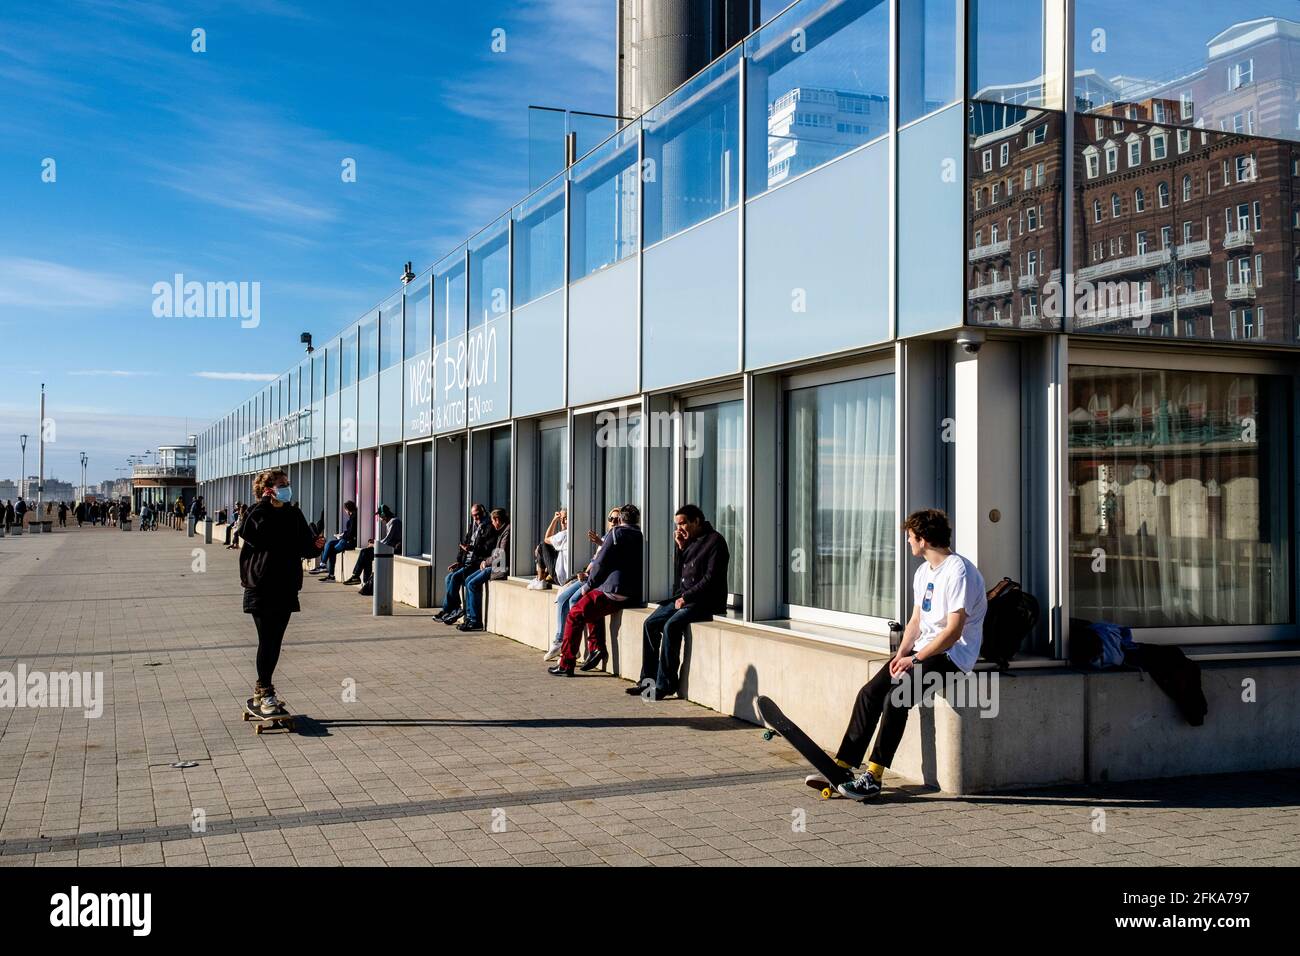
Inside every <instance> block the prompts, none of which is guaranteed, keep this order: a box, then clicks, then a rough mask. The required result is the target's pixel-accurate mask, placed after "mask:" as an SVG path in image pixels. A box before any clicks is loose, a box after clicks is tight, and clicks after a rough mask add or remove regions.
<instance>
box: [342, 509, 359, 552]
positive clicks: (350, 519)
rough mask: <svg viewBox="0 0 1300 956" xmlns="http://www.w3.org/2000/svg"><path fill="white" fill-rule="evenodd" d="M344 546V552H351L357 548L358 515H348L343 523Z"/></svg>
mask: <svg viewBox="0 0 1300 956" xmlns="http://www.w3.org/2000/svg"><path fill="white" fill-rule="evenodd" d="M344 514H347V512H344ZM343 546H344V550H351V549H352V548H355V547H356V546H357V521H356V515H348V516H347V520H345V521H344V522H343Z"/></svg>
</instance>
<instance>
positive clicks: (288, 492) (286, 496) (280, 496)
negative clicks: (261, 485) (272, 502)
mask: <svg viewBox="0 0 1300 956" xmlns="http://www.w3.org/2000/svg"><path fill="white" fill-rule="evenodd" d="M275 499H276V500H277V501H280V502H283V503H284V504H286V505H287V504H288V503H289V502H291V501H293V488H292V487H291V486H290V485H281V486H280V487H279V488H276V489H275Z"/></svg>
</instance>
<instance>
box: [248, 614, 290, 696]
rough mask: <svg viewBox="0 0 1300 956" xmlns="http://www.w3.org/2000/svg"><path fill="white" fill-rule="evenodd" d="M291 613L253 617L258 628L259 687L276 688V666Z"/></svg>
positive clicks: (255, 615) (256, 615)
mask: <svg viewBox="0 0 1300 956" xmlns="http://www.w3.org/2000/svg"><path fill="white" fill-rule="evenodd" d="M289 617H290V613H289V611H287V610H286V611H270V612H266V613H261V614H254V615H253V624H254V625H256V627H257V686H259V687H272V686H274V677H275V665H276V664H278V663H279V662H280V645H281V644H282V643H284V631H285V628H287V627H288V626H289Z"/></svg>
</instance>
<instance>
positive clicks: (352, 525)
mask: <svg viewBox="0 0 1300 956" xmlns="http://www.w3.org/2000/svg"><path fill="white" fill-rule="evenodd" d="M343 515H344V521H343V530H342V531H340V532H339V533H338V534H336V535H335V536H334V540H333V541H331V542H330V543H329V544H327V545H325V550H324V551H323V552H321V556H320V564H318V565H316V567H314V568H312V569H311V573H312V574H320V573H321V572H322V571H323V572H325V577H323V578H321V579H320V580H322V581H329V580H331V579H332V578H333V577H334V562H335V561H336V560H338V556H339V555H340V554H342V553H343V552H344V551H352V550H353V549H355V548H356V546H357V504H356V502H355V501H345V502H343ZM241 534H242V532H241Z"/></svg>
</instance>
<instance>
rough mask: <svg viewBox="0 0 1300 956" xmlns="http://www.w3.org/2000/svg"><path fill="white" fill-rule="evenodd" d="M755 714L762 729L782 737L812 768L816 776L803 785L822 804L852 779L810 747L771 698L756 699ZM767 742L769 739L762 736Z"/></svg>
mask: <svg viewBox="0 0 1300 956" xmlns="http://www.w3.org/2000/svg"><path fill="white" fill-rule="evenodd" d="M755 710H757V711H758V716H759V717H760V718H761V719H762V721H763V726H764V727H766V728H767V729H768V731H769V732H770V733H772V734H774V735H779V736H781V737H784V738H785V739H786V740H788V741H790V746H792V747H793V748H794V749H795V750H797V751H799V753H800V755H801V756H802V757H803V758H804V760H807V761H808V762H809V763H810V764H812V766H813V769H814V770H816V771H817V773H815V774H809V775H808V777H806V778H805V779H804V783H806V784H807V785H808V786H810V787H812V788H813V789H814V790H816V791H818V792H819V793H820V794H821V797H822V799H823V800H829V799H830V798H831V797H833V796H835V795H836V790H835V788H836V786H837V785H839V784H841V783H846V782H847V781H849V780H852V779H853V774H852V773H850V772H849V771H847V770H845V769H844V768H843V767H841V766H840V765H839V764H837V763H836V762H835V760H834V759H833V758H832V757H831V756H830V754H828V753H827V752H826V751H824V750H822V748H821V747H818V746H817V744H815V743H813V740H812V738H811V737H809V736H808V735H807V734H805V733H804V732H803V731H802V730H800V729H799V725H798V724H796V723H795V722H794V721H793V720H791V719H790V718H789V717H787V716H786V715H785V714H784V713H782V712H781V708H780V707H778V706H776V701H774V700H772V698H770V697H759V698H758V700H757V701H756V702H755ZM764 737H765V738H766V739H771V738H768V737H767V735H766V734H764Z"/></svg>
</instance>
